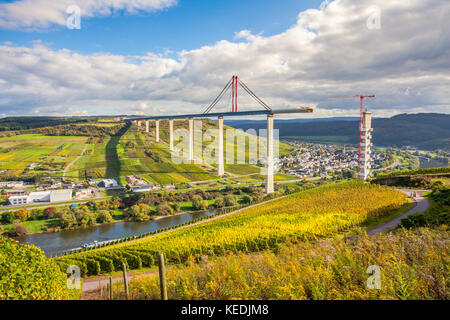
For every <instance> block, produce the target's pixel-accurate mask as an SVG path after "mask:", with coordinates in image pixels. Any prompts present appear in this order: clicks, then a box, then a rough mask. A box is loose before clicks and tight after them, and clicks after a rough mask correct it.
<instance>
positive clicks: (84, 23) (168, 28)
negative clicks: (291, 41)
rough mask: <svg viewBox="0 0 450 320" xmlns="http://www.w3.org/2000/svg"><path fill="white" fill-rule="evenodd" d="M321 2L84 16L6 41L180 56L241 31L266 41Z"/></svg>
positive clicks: (257, 1)
mask: <svg viewBox="0 0 450 320" xmlns="http://www.w3.org/2000/svg"><path fill="white" fill-rule="evenodd" d="M1 2H12V1H0V3H1ZM75 2H76V1H75ZM321 2H322V1H318V0H302V1H300V0H282V1H274V0H226V1H224V0H179V1H178V4H177V5H175V6H173V7H170V8H166V9H164V10H162V11H158V12H153V13H145V12H141V13H140V14H138V15H134V14H133V15H132V14H126V13H125V14H124V13H118V14H116V15H115V16H112V17H108V18H104V17H100V18H87V19H84V18H83V15H82V16H81V18H82V20H81V30H69V29H67V28H65V27H63V26H53V27H51V28H49V29H45V30H39V31H38V32H23V31H14V30H4V29H3V30H1V29H0V41H1V42H4V41H13V42H14V43H15V44H17V45H24V46H29V45H30V43H31V41H34V40H40V41H42V42H44V43H47V44H49V45H50V46H51V47H52V48H53V49H62V48H66V49H70V50H74V51H78V52H81V53H85V54H91V53H95V52H99V51H103V52H108V53H113V54H120V55H144V54H145V53H147V52H153V53H166V52H167V50H170V51H174V52H178V51H181V50H192V49H196V48H199V47H201V46H204V45H213V44H214V43H215V42H217V41H219V40H230V41H231V40H233V38H234V35H235V33H236V32H239V31H241V30H251V31H252V33H254V34H259V33H262V34H263V35H264V36H271V35H274V34H278V33H281V32H283V31H284V30H286V29H287V28H289V27H290V26H292V25H294V24H295V23H296V21H297V15H298V13H299V12H301V11H304V10H306V9H309V8H318V7H319V6H320V3H321Z"/></svg>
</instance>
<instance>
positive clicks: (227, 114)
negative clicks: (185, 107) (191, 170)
mask: <svg viewBox="0 0 450 320" xmlns="http://www.w3.org/2000/svg"><path fill="white" fill-rule="evenodd" d="M312 112H313V109H311V108H302V109H282V110H271V111H269V110H255V111H238V112H218V113H207V114H184V115H173V116H156V117H132V118H126V119H124V121H135V120H137V121H144V120H169V119H191V118H213V117H214V118H215V117H242V116H257V115H270V114H272V115H275V114H290V113H312Z"/></svg>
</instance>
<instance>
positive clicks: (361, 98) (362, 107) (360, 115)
mask: <svg viewBox="0 0 450 320" xmlns="http://www.w3.org/2000/svg"><path fill="white" fill-rule="evenodd" d="M331 98H333V99H338V98H359V99H360V100H361V107H360V114H359V152H358V178H359V174H360V172H361V140H362V124H363V112H364V99H365V98H375V95H371V96H364V95H354V96H337V97H331Z"/></svg>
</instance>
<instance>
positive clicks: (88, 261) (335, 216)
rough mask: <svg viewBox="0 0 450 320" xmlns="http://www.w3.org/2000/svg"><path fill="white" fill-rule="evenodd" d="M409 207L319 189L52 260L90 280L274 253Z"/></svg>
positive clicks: (354, 191)
mask: <svg viewBox="0 0 450 320" xmlns="http://www.w3.org/2000/svg"><path fill="white" fill-rule="evenodd" d="M406 203H407V200H406V197H405V196H404V195H403V194H401V193H400V192H397V191H394V190H392V189H389V188H387V187H383V186H378V185H370V184H364V183H361V182H358V181H353V182H345V183H339V184H333V185H326V186H321V187H318V188H315V189H310V190H306V191H302V192H298V193H295V194H292V195H290V196H288V197H286V198H283V199H281V200H277V201H273V202H270V203H266V204H263V205H261V206H257V207H252V208H249V209H246V210H243V211H240V212H238V213H236V214H234V215H231V216H227V217H225V218H222V219H219V220H216V221H209V222H206V223H204V224H200V225H197V226H193V227H191V228H186V229H181V230H175V231H173V232H170V233H165V234H161V235H158V236H154V237H150V238H146V239H142V240H138V241H135V242H132V243H128V244H127V243H125V244H118V245H115V246H111V247H108V248H103V249H97V250H91V251H87V252H82V253H76V254H73V255H69V256H64V257H61V258H56V259H55V260H56V261H57V263H58V264H59V265H60V267H61V268H63V269H65V268H66V267H67V266H69V265H78V266H80V268H81V270H82V272H83V273H84V274H88V275H94V274H100V273H109V272H112V271H114V270H119V269H120V268H121V265H122V262H125V263H126V264H128V266H129V268H130V269H139V268H141V267H150V266H153V265H155V263H156V254H157V253H158V252H164V253H165V255H166V257H167V260H168V261H169V262H170V263H183V262H185V261H187V260H188V259H189V258H191V257H201V256H202V255H218V256H220V255H225V254H227V253H229V252H244V253H248V252H256V251H261V250H265V249H272V250H278V248H279V247H280V246H281V244H282V243H284V242H286V241H288V240H289V241H294V242H297V241H302V240H306V239H316V238H320V237H323V236H329V235H332V234H333V233H338V232H342V231H346V230H349V229H351V228H352V227H356V226H360V225H362V224H364V223H367V222H370V221H373V220H375V219H378V218H380V217H382V216H385V215H387V214H390V213H392V212H393V211H394V210H398V209H399V208H401V207H402V206H404V205H405V204H406Z"/></svg>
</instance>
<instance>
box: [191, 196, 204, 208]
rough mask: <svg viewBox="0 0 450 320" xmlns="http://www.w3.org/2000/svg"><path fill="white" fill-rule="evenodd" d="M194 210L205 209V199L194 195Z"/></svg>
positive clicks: (192, 199)
mask: <svg viewBox="0 0 450 320" xmlns="http://www.w3.org/2000/svg"><path fill="white" fill-rule="evenodd" d="M191 201H192V208H194V210H202V209H203V198H202V197H201V196H199V195H194V196H192V198H191Z"/></svg>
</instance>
